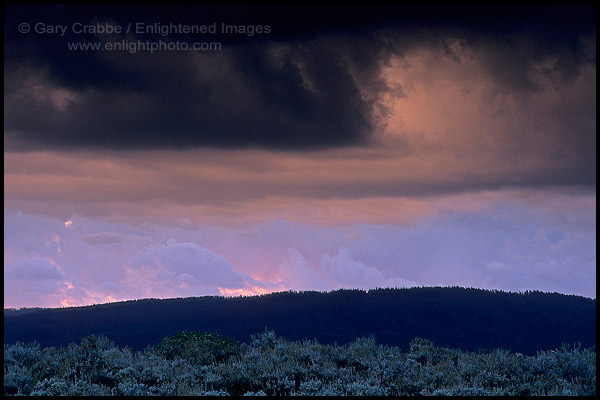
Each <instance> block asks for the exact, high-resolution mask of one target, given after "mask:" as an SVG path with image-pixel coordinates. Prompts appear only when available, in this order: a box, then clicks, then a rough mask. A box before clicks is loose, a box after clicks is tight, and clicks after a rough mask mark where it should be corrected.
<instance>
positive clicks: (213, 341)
mask: <svg viewBox="0 0 600 400" xmlns="http://www.w3.org/2000/svg"><path fill="white" fill-rule="evenodd" d="M158 351H159V352H160V353H161V354H162V355H163V356H164V357H166V358H167V359H169V360H173V359H175V358H177V357H180V358H184V359H191V360H194V361H196V362H199V363H201V364H208V363H210V362H213V361H222V360H224V359H226V358H228V357H229V356H231V355H234V354H238V353H239V343H238V342H237V341H236V340H234V339H231V338H229V337H222V336H220V335H219V334H218V333H212V332H201V331H198V330H184V331H181V332H179V333H178V334H177V335H175V336H168V337H166V338H164V339H163V340H162V341H161V342H160V343H159V345H158Z"/></svg>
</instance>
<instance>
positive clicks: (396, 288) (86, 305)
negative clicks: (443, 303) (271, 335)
mask: <svg viewBox="0 0 600 400" xmlns="http://www.w3.org/2000/svg"><path fill="white" fill-rule="evenodd" d="M411 289H464V290H481V291H484V292H490V293H504V294H519V295H524V294H531V293H541V294H545V295H549V294H553V295H556V294H558V295H561V296H568V297H582V298H584V299H587V300H596V298H591V297H586V296H582V295H578V294H567V293H559V292H542V291H539V290H525V291H522V292H511V291H504V290H500V289H482V288H477V287H462V286H413V287H383V288H379V287H378V288H372V289H358V288H344V289H332V290H326V291H319V290H293V289H289V290H282V291H278V292H269V293H262V294H240V295H231V296H228V295H219V294H216V295H203V296H188V297H163V298H160V297H145V298H135V299H124V300H117V301H111V302H107V303H94V304H85V305H79V306H60V307H22V308H11V307H8V308H7V307H5V308H4V310H5V311H7V310H9V311H20V310H28V309H40V310H53V309H66V308H81V307H93V306H103V305H107V304H116V303H129V302H135V301H145V300H185V299H195V298H203V297H217V298H222V299H236V298H248V297H262V296H270V295H275V294H302V293H319V294H329V293H334V292H339V291H360V292H365V293H369V292H370V291H377V290H411Z"/></svg>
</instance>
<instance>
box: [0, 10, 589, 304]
mask: <svg viewBox="0 0 600 400" xmlns="http://www.w3.org/2000/svg"><path fill="white" fill-rule="evenodd" d="M595 14H596V8H595V6H593V5H587V6H586V5H535V6H534V5H528V6H519V5H514V4H513V5H504V6H500V5H496V6H475V5H468V6H467V5H463V6H458V5H445V6H442V5H435V6H433V5H422V6H415V5H412V6H408V5H405V6H402V5H396V6H391V5H379V4H373V5H370V6H366V5H351V6H344V7H342V6H337V5H336V6H333V5H323V6H316V5H313V6H298V5H296V6H292V5H288V6H283V5H280V6H275V5H273V6H242V5H196V6H183V5H170V6H168V7H167V6H119V5H116V4H112V5H105V6H94V7H91V6H84V5H62V6H59V5H35V6H34V5H5V6H4V307H5V308H7V307H11V308H19V307H64V306H80V305H88V304H95V303H106V302H112V301H122V300H129V299H139V298H149V297H152V298H172V297H189V296H204V295H220V296H238V295H255V294H264V293H271V292H276V291H285V290H296V291H300V290H318V291H330V290H336V289H340V288H359V289H366V290H368V289H371V288H376V287H414V286H462V287H476V288H483V289H494V290H503V291H513V292H518V291H525V290H541V291H546V292H559V293H565V294H575V295H580V296H585V297H589V298H596V244H595V243H596V21H595ZM85 46H88V47H85ZM90 46H96V47H90ZM119 46H120V47H119Z"/></svg>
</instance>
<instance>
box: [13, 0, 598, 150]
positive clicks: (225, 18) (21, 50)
mask: <svg viewBox="0 0 600 400" xmlns="http://www.w3.org/2000/svg"><path fill="white" fill-rule="evenodd" d="M593 11H595V7H592V6H582V7H531V6H528V7H498V6H495V7H483V8H481V7H473V6H468V7H466V6H461V7H457V6H444V7H440V6H436V7H431V6H429V7H416V6H409V7H407V6H394V7H391V6H382V5H373V6H369V7H366V6H343V7H341V6H340V7H338V6H335V7H334V6H324V7H307V6H253V7H241V6H234V5H229V6H217V5H204V6H168V7H166V6H162V7H161V6H144V7H140V6H135V7H133V6H115V5H111V6H95V7H91V6H73V5H68V6H65V5H63V6H57V5H55V6H40V5H37V6H15V5H12V6H8V7H7V8H5V53H4V54H5V93H4V97H5V109H4V111H5V125H4V128H5V144H6V145H7V146H8V147H9V148H10V149H13V150H23V149H32V148H48V147H58V148H81V147H87V148H97V147H105V148H117V149H119V148H126V149H134V148H164V147H169V148H187V147H196V146H215V147H223V148H247V147H262V148H268V149H316V148H325V147H336V146H346V145H357V144H363V143H367V142H368V141H369V140H370V139H371V138H372V136H373V134H374V132H376V131H377V129H378V128H379V127H380V126H381V125H382V124H385V117H386V109H385V107H382V106H381V104H380V103H381V102H380V101H379V100H380V98H381V96H383V95H384V94H385V93H389V92H391V91H394V93H396V95H398V94H399V93H401V90H400V89H399V88H394V87H389V86H388V85H387V84H386V82H384V81H383V80H381V79H380V78H379V72H380V68H381V66H382V65H385V64H386V63H387V62H388V61H389V59H390V57H391V56H392V55H394V54H402V52H403V51H405V50H407V49H410V48H411V47H413V46H416V45H419V44H422V43H438V42H440V41H442V42H443V40H444V35H446V34H448V33H449V32H451V33H452V35H454V36H456V37H459V38H461V39H463V40H465V41H466V42H467V43H469V44H470V45H472V46H476V47H477V46H479V47H481V48H484V49H485V50H487V51H488V57H487V59H488V60H489V64H490V69H491V70H497V71H498V74H497V75H498V77H497V79H498V80H499V81H502V82H504V84H506V85H507V87H509V90H514V89H515V88H516V89H520V90H535V89H536V87H535V83H534V82H531V81H530V77H529V73H530V72H531V68H532V65H533V63H535V62H540V61H542V60H544V59H546V58H552V57H557V58H556V62H555V64H554V67H553V68H554V69H557V70H560V71H561V73H562V75H563V76H564V77H565V79H566V78H569V77H572V76H577V75H578V70H579V67H580V65H581V64H582V63H585V62H591V60H593V62H595V51H594V52H593V53H590V50H589V49H586V48H584V47H583V46H582V45H581V40H580V39H581V37H582V35H594V34H595V20H594V18H593V17H591V15H593V14H592V12H593ZM590 18H591V19H590ZM22 22H26V23H29V24H30V25H31V26H34V24H36V23H38V22H42V23H44V24H45V26H52V25H57V24H62V25H66V26H68V27H71V26H72V24H73V23H76V22H80V23H82V24H96V23H101V24H106V23H110V24H113V25H119V26H123V27H124V26H127V25H128V24H129V23H133V24H135V23H139V22H141V23H144V24H148V25H150V24H153V23H157V22H158V23H162V24H168V23H175V24H179V23H181V24H190V25H202V24H212V23H216V24H217V25H220V24H221V23H226V24H231V25H241V24H243V25H263V26H264V25H269V27H270V33H268V34H262V35H261V34H255V35H252V36H248V35H245V34H237V35H231V34H221V33H217V34H215V35H214V36H208V35H204V36H202V37H201V38H200V40H210V41H217V42H220V43H221V44H222V50H221V51H213V52H198V53H195V52H185V51H162V52H154V53H150V52H148V51H138V52H136V53H135V54H132V53H129V52H127V51H118V52H117V51H100V52H94V51H69V50H68V49H67V42H69V41H88V42H90V41H94V42H97V41H103V42H108V41H122V40H128V41H130V42H133V41H137V40H139V39H141V40H144V41H145V40H151V41H158V40H163V41H166V42H174V41H176V40H181V41H185V42H191V41H192V40H199V39H198V37H197V36H196V37H195V36H194V35H185V34H182V35H177V34H174V35H168V36H161V35H160V34H156V35H131V34H129V35H125V34H114V35H100V36H93V35H83V34H75V33H73V32H72V30H71V29H69V30H68V31H69V32H67V34H66V35H65V36H63V37H60V36H58V35H56V34H37V33H33V32H30V33H28V34H23V33H19V31H18V26H19V24H20V23H22ZM515 35H516V36H515ZM519 35H521V36H522V37H525V38H526V40H519V41H518V42H517V43H515V40H516V39H515V38H518V37H520V36H519ZM515 49H516V51H515ZM448 51H449V52H451V51H452V50H451V49H449V50H448Z"/></svg>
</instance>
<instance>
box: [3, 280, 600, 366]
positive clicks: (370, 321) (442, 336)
mask: <svg viewBox="0 0 600 400" xmlns="http://www.w3.org/2000/svg"><path fill="white" fill-rule="evenodd" d="M190 328H198V329H201V330H206V331H212V332H218V333H220V334H222V335H226V336H230V337H232V338H234V339H236V340H238V341H241V342H248V341H249V340H250V335H255V334H257V333H260V332H263V331H264V330H265V328H266V329H269V330H273V331H275V332H276V333H277V335H279V336H282V337H285V338H287V339H288V340H300V339H305V338H307V339H317V340H318V341H319V342H320V343H323V344H333V343H338V344H344V343H348V342H350V341H352V340H353V339H355V338H357V337H373V338H375V340H376V341H377V342H378V343H381V344H386V345H394V346H399V347H400V348H404V349H406V348H408V345H409V343H410V341H411V340H412V339H414V338H415V337H421V338H425V339H429V340H431V341H433V342H434V343H435V344H436V345H438V346H446V347H453V348H459V349H462V350H471V351H476V350H492V349H496V348H501V349H507V350H510V351H513V352H520V353H523V354H526V355H535V354H536V352H537V351H539V350H549V349H554V348H558V347H560V346H561V345H562V344H563V343H567V344H577V343H581V345H582V346H583V347H590V346H595V344H596V300H592V299H588V298H584V297H580V296H570V295H562V294H558V293H542V292H526V293H507V292H501V291H487V290H481V289H465V288H458V287H452V288H442V287H435V288H431V287H428V288H411V289H376V290H370V291H368V292H367V291H362V290H338V291H333V292H328V293H321V292H282V293H272V294H268V295H261V296H252V297H234V298H224V297H216V296H206V297H195V298H178V299H166V300H159V299H145V300H133V301H125V302H118V303H109V304H102V305H94V306H85V307H74V308H62V309H41V310H40V309H37V310H34V311H31V312H27V313H23V312H19V311H16V312H11V311H5V313H4V343H6V344H12V343H15V342H17V341H20V342H32V341H37V342H38V343H40V345H41V346H42V347H46V346H63V345H66V344H68V343H69V342H77V343H78V342H79V341H80V340H81V339H82V338H83V337H85V336H87V335H90V334H95V335H100V334H102V335H105V336H107V337H109V338H110V339H112V340H113V341H114V342H115V343H116V344H117V345H119V346H130V347H132V348H133V349H136V350H140V349H143V348H144V347H145V346H147V345H155V344H157V343H158V342H159V341H160V340H161V339H162V338H163V337H165V336H167V335H173V334H175V333H176V332H178V331H181V330H184V329H190Z"/></svg>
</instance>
